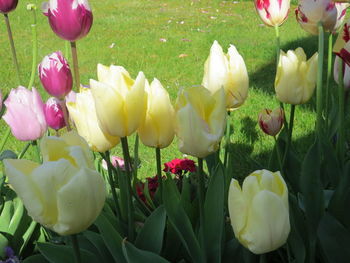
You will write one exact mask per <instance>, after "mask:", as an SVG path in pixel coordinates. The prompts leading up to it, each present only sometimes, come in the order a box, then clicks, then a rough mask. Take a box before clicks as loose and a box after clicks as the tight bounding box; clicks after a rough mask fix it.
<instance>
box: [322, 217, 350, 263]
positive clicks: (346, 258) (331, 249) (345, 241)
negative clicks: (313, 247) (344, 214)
mask: <svg viewBox="0 0 350 263" xmlns="http://www.w3.org/2000/svg"><path fill="white" fill-rule="evenodd" d="M318 237H319V240H320V244H321V247H322V250H323V252H324V255H325V257H326V258H327V260H328V262H337V263H348V262H350V250H349V247H348V245H349V244H350V231H349V230H348V229H346V228H345V227H344V226H343V225H342V224H340V223H339V221H337V220H336V219H335V218H334V217H333V216H332V215H331V214H329V213H325V215H324V216H323V218H322V219H321V221H320V225H319V228H318Z"/></svg>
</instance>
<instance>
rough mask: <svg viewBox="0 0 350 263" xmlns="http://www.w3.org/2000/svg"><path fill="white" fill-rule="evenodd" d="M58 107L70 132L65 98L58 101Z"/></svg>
mask: <svg viewBox="0 0 350 263" xmlns="http://www.w3.org/2000/svg"><path fill="white" fill-rule="evenodd" d="M60 105H61V109H62V112H63V118H64V122H65V123H66V127H67V131H71V130H72V128H71V127H70V124H69V117H68V111H67V107H66V99H65V98H63V99H62V100H60ZM106 162H107V161H106Z"/></svg>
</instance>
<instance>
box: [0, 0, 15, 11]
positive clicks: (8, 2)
mask: <svg viewBox="0 0 350 263" xmlns="http://www.w3.org/2000/svg"><path fill="white" fill-rule="evenodd" d="M17 4H18V0H0V13H2V14H7V13H9V12H11V11H12V10H14V9H15V8H16V7H17Z"/></svg>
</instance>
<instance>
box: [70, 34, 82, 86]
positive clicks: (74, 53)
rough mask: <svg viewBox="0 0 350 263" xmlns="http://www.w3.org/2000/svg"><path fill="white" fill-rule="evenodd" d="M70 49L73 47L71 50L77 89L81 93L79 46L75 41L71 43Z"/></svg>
mask: <svg viewBox="0 0 350 263" xmlns="http://www.w3.org/2000/svg"><path fill="white" fill-rule="evenodd" d="M70 47H71V50H72V58H73V69H74V80H75V87H76V88H77V91H79V88H80V75H79V64H78V53H77V45H76V43H75V41H71V42H70Z"/></svg>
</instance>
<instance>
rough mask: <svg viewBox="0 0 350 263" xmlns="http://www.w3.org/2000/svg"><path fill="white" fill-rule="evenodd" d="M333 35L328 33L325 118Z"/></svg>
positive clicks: (330, 72) (327, 110)
mask: <svg viewBox="0 0 350 263" xmlns="http://www.w3.org/2000/svg"><path fill="white" fill-rule="evenodd" d="M332 50H333V34H332V33H329V36H328V60H327V82H326V116H328V112H329V109H328V103H329V101H328V100H329V82H330V79H331V74H332V55H333V52H332Z"/></svg>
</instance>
